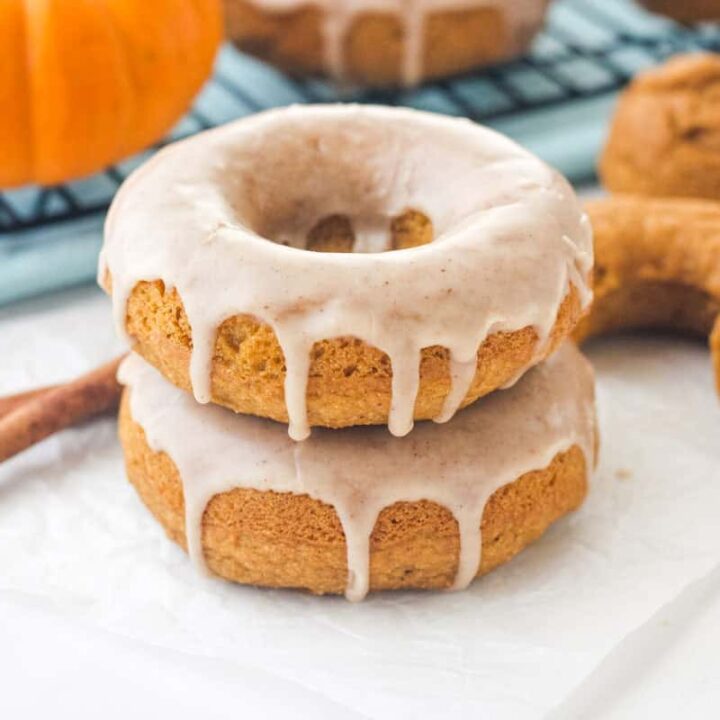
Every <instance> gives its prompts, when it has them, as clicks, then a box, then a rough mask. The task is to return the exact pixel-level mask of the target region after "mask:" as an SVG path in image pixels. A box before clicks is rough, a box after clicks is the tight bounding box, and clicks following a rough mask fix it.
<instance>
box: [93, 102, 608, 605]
mask: <svg viewBox="0 0 720 720" xmlns="http://www.w3.org/2000/svg"><path fill="white" fill-rule="evenodd" d="M591 269H592V240H591V231H590V227H589V224H588V221H587V218H586V216H585V215H584V213H583V212H582V211H581V209H580V207H579V205H578V203H577V200H576V198H575V195H574V193H573V191H572V189H571V188H570V186H569V185H568V184H567V182H566V181H565V180H564V179H563V178H562V177H560V176H559V175H558V174H557V173H555V172H554V171H552V170H550V169H549V168H548V167H546V166H545V165H544V164H543V163H541V162H540V161H539V160H537V159H536V158H534V157H533V156H532V155H530V154H529V153H527V152H526V151H524V150H523V149H521V148H520V147H518V146H517V145H515V144H514V143H512V142H511V141H509V140H508V139H506V138H504V137H502V136H500V135H498V134H496V133H494V132H492V131H490V130H488V129H485V128H482V127H479V126H477V125H474V124H472V123H470V122H468V121H465V120H457V119H450V118H442V117H438V116H434V115H431V114H426V113H420V112H416V111H411V110H404V109H390V108H380V107H369V106H365V107H360V106H352V105H344V106H324V107H304V108H300V107H297V108H295V107H293V108H286V109H283V110H276V111H271V112H268V113H264V114H260V115H257V116H254V117H251V118H248V119H244V120H241V121H239V122H237V123H234V124H231V125H228V126H225V127H223V128H220V129H217V130H213V131H209V132H207V133H205V134H202V135H200V136H197V137H195V138H192V139H190V140H186V141H184V142H182V143H179V144H176V145H175V146H172V147H170V148H168V149H166V150H163V151H162V152H160V153H159V154H158V155H157V156H155V158H154V159H153V160H151V161H150V162H149V163H147V164H146V165H145V166H144V167H143V168H141V169H140V170H139V171H137V172H136V173H135V174H134V175H133V176H132V177H131V178H130V179H129V180H128V182H127V183H126V184H125V186H124V187H123V188H122V189H121V191H120V193H119V194H118V196H117V198H116V200H115V202H114V204H113V206H112V208H111V211H110V215H109V217H108V222H107V227H106V241H105V246H104V248H103V252H102V256H101V262H100V275H99V277H100V281H101V284H102V285H103V287H104V288H105V289H106V290H108V292H111V294H112V297H113V305H114V311H115V314H116V320H117V323H118V325H119V327H120V329H121V331H122V332H123V333H125V334H126V335H127V336H128V337H129V339H130V341H131V343H132V345H133V348H134V351H135V353H134V354H133V355H131V357H130V358H129V359H128V360H127V361H126V363H125V365H124V366H123V368H122V369H121V380H122V382H123V383H124V384H125V385H126V391H125V395H124V400H123V403H122V408H121V412H120V435H121V441H122V444H123V448H124V452H125V456H126V466H127V472H128V475H129V478H130V480H131V482H132V483H133V485H134V486H135V488H136V489H137V491H138V493H139V495H140V497H141V498H142V500H143V501H144V503H145V504H146V505H147V507H148V508H149V509H150V511H151V512H152V514H153V515H154V516H155V517H156V518H157V520H158V521H159V522H160V523H161V524H162V525H163V527H164V528H165V530H166V531H167V533H168V535H169V536H170V538H172V539H173V540H174V541H176V542H177V543H179V544H180V545H181V546H183V547H185V548H187V549H188V551H189V553H190V555H191V557H192V558H193V560H194V561H195V562H196V563H197V564H198V565H199V566H201V567H203V568H206V569H208V570H209V571H211V572H212V573H214V574H216V575H218V576H221V577H224V578H227V579H230V580H233V581H237V582H240V583H247V584H254V585H261V586H272V587H296V588H304V589H307V590H310V591H312V592H314V593H342V592H345V593H346V595H347V596H348V597H349V598H350V599H360V598H362V597H363V596H364V595H365V594H366V592H367V591H368V590H380V589H396V588H450V587H454V588H462V587H465V586H466V585H468V584H469V583H470V582H471V581H472V580H473V578H475V577H476V576H477V575H479V574H482V573H485V572H487V571H488V570H490V569H492V568H493V567H495V566H497V565H499V564H501V563H503V562H505V561H507V560H509V559H510V558H511V557H512V556H513V555H515V554H516V553H517V552H519V551H520V550H521V549H522V548H523V547H524V546H525V545H527V544H528V543H530V542H531V541H533V540H534V539H536V538H537V537H539V536H540V535H541V534H542V533H543V532H544V531H545V530H546V529H547V528H548V527H549V526H550V524H552V523H553V522H554V521H555V520H556V519H558V518H559V517H561V516H562V515H564V514H565V513H567V512H569V511H570V510H572V509H574V508H576V507H578V506H579V505H580V503H581V502H582V500H583V498H584V496H585V493H586V489H587V480H588V475H589V473H590V471H591V469H592V466H593V462H594V445H595V413H594V385H593V377H592V372H591V370H590V368H589V366H588V364H587V362H586V361H585V359H584V358H583V357H582V356H581V355H580V353H579V351H578V350H577V349H576V348H575V347H574V346H573V345H572V344H570V343H569V342H565V338H566V337H567V336H568V335H569V334H570V333H571V332H572V330H573V328H574V327H575V325H576V324H577V322H578V320H579V319H580V317H581V315H582V314H583V312H584V310H585V308H586V307H587V305H588V303H589V301H590V290H589V288H588V282H589V276H590V273H591ZM482 396H486V397H482ZM462 408H464V409H462ZM432 421H435V422H432Z"/></svg>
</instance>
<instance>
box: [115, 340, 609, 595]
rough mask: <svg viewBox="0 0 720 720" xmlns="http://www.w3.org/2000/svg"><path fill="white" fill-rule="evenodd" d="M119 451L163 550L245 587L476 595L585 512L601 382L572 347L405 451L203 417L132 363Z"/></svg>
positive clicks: (388, 440) (428, 430) (365, 439)
mask: <svg viewBox="0 0 720 720" xmlns="http://www.w3.org/2000/svg"><path fill="white" fill-rule="evenodd" d="M120 379H121V381H122V382H123V383H125V384H126V386H127V387H126V391H125V395H124V399H123V403H122V409H121V413H120V437H121V441H122V445H123V449H124V452H125V460H126V466H127V472H128V476H129V478H130V480H131V482H132V483H133V485H134V486H135V488H136V489H137V491H138V493H139V495H140V497H141V498H142V500H143V502H144V503H145V504H146V505H147V507H148V508H149V509H150V511H151V512H152V513H153V515H154V516H155V517H156V519H157V520H158V521H159V522H160V523H161V524H162V526H163V527H164V528H165V530H166V532H167V533H168V535H169V537H170V538H171V539H172V540H174V541H175V542H177V543H179V544H180V545H182V546H183V547H185V548H187V549H189V553H190V556H191V558H192V559H193V560H194V561H195V563H197V564H198V565H199V566H200V567H201V568H206V569H209V570H210V571H211V572H213V573H214V574H216V575H219V576H221V577H224V578H227V579H229V580H234V581H236V582H241V583H248V584H253V585H262V586H271V587H296V588H305V589H307V590H310V591H312V592H314V593H342V592H345V593H346V595H347V597H348V598H349V599H351V600H359V599H361V598H362V597H363V596H364V595H365V593H366V592H367V591H368V590H381V589H400V588H450V587H453V588H455V589H461V588H463V587H465V586H467V585H468V584H469V583H470V582H471V581H472V580H473V578H474V577H476V575H478V574H483V573H485V572H487V571H489V570H491V569H492V568H493V567H496V566H497V565H500V564H501V563H504V562H506V561H507V560H509V559H510V558H511V557H512V556H514V555H515V554H516V553H518V552H519V551H520V550H521V549H522V548H523V547H524V546H525V545H527V544H528V543H530V542H532V541H533V540H535V539H536V538H538V537H539V536H540V535H541V534H542V533H543V532H544V531H545V530H546V529H547V527H548V526H549V525H550V524H551V523H553V522H554V521H555V520H557V519H558V518H559V517H561V516H562V515H564V514H565V513H567V512H569V511H571V510H573V509H575V508H576V507H578V506H579V505H580V503H581V502H582V500H583V498H584V496H585V493H586V488H587V482H588V475H589V473H590V472H591V470H592V467H593V464H594V453H595V441H596V437H595V411H594V382H593V374H592V370H591V368H590V366H589V364H588V363H587V361H586V360H585V359H584V358H583V356H582V355H581V354H580V352H579V351H578V350H577V349H576V348H575V346H574V345H572V344H571V343H566V344H565V345H564V346H563V347H562V348H561V349H560V350H558V352H557V353H556V354H555V355H554V356H553V357H552V358H550V359H549V360H547V361H546V362H545V363H543V364H542V365H540V366H538V367H537V368H535V369H533V370H532V371H530V372H529V373H528V374H527V375H526V376H525V377H524V378H523V379H522V380H520V381H519V382H518V383H517V384H516V385H515V386H514V387H513V388H511V389H509V390H507V391H505V392H500V393H495V394H494V395H492V396H490V397H488V398H486V399H485V400H484V401H483V402H482V403H477V404H476V405H474V406H473V407H471V408H469V409H467V410H465V411H464V412H463V413H461V414H459V415H458V416H457V417H456V418H455V419H454V420H453V421H452V422H451V423H448V424H447V425H443V426H440V427H437V426H434V425H432V424H429V423H424V424H422V425H421V426H418V427H417V428H416V429H415V430H414V431H413V433H411V434H410V435H409V436H408V437H406V438H393V437H392V436H391V435H389V434H388V433H387V431H386V430H385V429H384V428H349V429H346V430H336V431H331V430H320V431H317V432H316V433H314V434H313V436H312V437H311V438H310V439H309V440H307V441H306V442H303V443H294V442H293V441H292V440H290V438H288V436H287V434H286V432H285V429H284V428H283V427H282V426H280V425H278V424H276V423H272V422H270V421H267V420H262V419H259V418H253V417H249V416H244V415H235V414H233V413H231V412H229V411H227V410H225V409H224V408H219V407H214V406H202V405H199V404H197V403H196V402H194V400H193V399H192V397H190V396H189V395H188V394H187V393H184V392H183V391H181V390H179V389H177V388H175V387H174V386H172V385H171V384H170V383H168V382H167V381H166V380H165V379H164V378H162V376H161V375H160V374H159V373H158V372H157V371H156V370H155V369H154V368H152V367H151V366H149V365H148V364H147V363H145V362H144V361H143V360H142V359H141V358H139V357H138V356H136V355H134V356H131V357H130V358H129V359H128V360H126V362H125V364H124V366H123V367H122V368H121V372H120Z"/></svg>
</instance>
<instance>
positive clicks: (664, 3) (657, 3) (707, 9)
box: [641, 0, 720, 23]
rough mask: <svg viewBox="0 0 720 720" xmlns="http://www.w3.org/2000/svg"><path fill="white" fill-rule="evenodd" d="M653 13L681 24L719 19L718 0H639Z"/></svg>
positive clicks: (719, 2) (719, 7)
mask: <svg viewBox="0 0 720 720" xmlns="http://www.w3.org/2000/svg"><path fill="white" fill-rule="evenodd" d="M641 2H642V4H643V5H644V6H645V7H646V8H647V9H648V10H651V11H652V12H654V13H658V14H660V15H667V16H668V17H670V18H672V19H673V20H677V21H678V22H683V23H695V22H702V21H704V20H718V19H720V0H641Z"/></svg>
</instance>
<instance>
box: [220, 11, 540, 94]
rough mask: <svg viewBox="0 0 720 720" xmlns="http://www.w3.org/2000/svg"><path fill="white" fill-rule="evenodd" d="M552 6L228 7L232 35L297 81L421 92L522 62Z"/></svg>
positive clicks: (230, 33) (227, 23) (228, 27)
mask: <svg viewBox="0 0 720 720" xmlns="http://www.w3.org/2000/svg"><path fill="white" fill-rule="evenodd" d="M548 2H549V0H280V1H279V2H278V0H225V18H226V27H227V34H228V36H229V37H230V39H231V40H233V41H234V42H235V44H236V45H237V46H238V47H239V48H240V49H241V50H243V51H246V52H249V53H252V54H253V55H257V56H259V57H261V58H263V59H265V60H268V61H270V62H271V63H273V64H275V65H277V66H278V67H280V68H282V69H283V70H286V71H288V72H291V73H293V74H295V75H316V74H324V75H328V76H330V77H332V78H334V79H336V80H342V81H350V82H354V83H359V84H361V85H373V86H382V85H415V84H416V83H418V82H420V81H421V80H424V79H426V78H436V77H441V76H446V75H451V74H454V73H459V72H463V71H466V70H470V69H472V68H475V67H479V66H482V65H488V64H490V63H496V62H500V61H502V60H507V59H509V58H511V57H515V56H517V55H521V54H522V53H523V52H525V50H527V48H528V46H529V45H530V42H531V41H532V39H533V38H534V37H535V35H536V34H537V32H538V31H539V30H540V28H541V26H542V23H543V20H544V16H545V11H546V9H547V5H548Z"/></svg>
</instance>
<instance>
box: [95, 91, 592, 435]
mask: <svg viewBox="0 0 720 720" xmlns="http://www.w3.org/2000/svg"><path fill="white" fill-rule="evenodd" d="M408 209H416V210H420V211H421V212H423V213H425V214H426V215H427V216H428V217H429V218H430V219H431V221H432V223H433V227H434V229H435V240H434V242H432V243H431V244H429V245H425V246H422V247H417V248H412V249H407V250H400V251H395V252H382V253H378V252H373V253H368V252H366V253H314V252H309V251H305V250H302V249H298V247H288V246H285V245H282V244H279V243H278V242H271V241H268V240H267V239H266V238H275V239H278V238H280V239H282V240H284V241H286V242H289V243H291V244H294V245H296V246H300V247H301V246H302V244H303V243H304V238H305V235H306V233H307V232H308V231H309V230H310V228H312V227H313V225H314V224H315V223H316V222H317V220H318V219H320V218H322V217H325V216H327V215H333V214H348V215H349V216H351V217H352V218H354V219H355V220H356V222H357V224H358V225H360V226H361V227H364V228H365V230H366V231H365V232H364V233H361V244H364V245H365V248H364V249H368V248H370V249H377V245H378V227H382V224H383V222H384V223H385V225H386V226H387V225H388V224H389V222H390V220H391V219H392V218H393V217H395V216H397V215H400V214H402V213H403V212H405V211H406V210H408ZM363 238H364V239H363ZM388 242H389V237H388V238H386V244H387V243H388ZM592 262H593V257H592V234H591V230H590V225H589V222H588V220H587V217H586V216H585V215H584V213H583V212H582V211H581V209H580V206H579V204H578V202H577V199H576V197H575V195H574V193H573V190H572V188H571V187H570V186H569V185H568V183H567V182H566V181H565V180H564V178H562V177H561V176H560V175H559V174H558V173H556V172H554V171H553V170H551V169H550V168H548V167H547V166H546V165H544V164H543V163H542V162H540V161H539V160H538V159H537V158H535V157H534V156H532V155H531V154H530V153H528V152H527V151H525V150H523V149H522V148H520V147H519V146H518V145H516V144H515V143H513V142H512V141H510V140H509V139H507V138H505V137H503V136H501V135H499V134H497V133H495V132H493V131H491V130H489V129H487V128H483V127H481V126H478V125H475V124H473V123H471V122H469V121H467V120H460V119H450V118H445V117H441V116H437V115H432V114H429V113H421V112H418V111H413V110H406V109H399V108H382V107H372V106H353V105H338V106H314V107H313V106H302V107H292V108H286V109H283V110H275V111H270V112H267V113H263V114H260V115H256V116H253V117H251V118H248V119H245V120H242V121H239V122H236V123H233V124H230V125H226V126H224V127H222V128H218V129H216V130H213V131H209V132H207V133H203V134H202V135H199V136H196V137H194V138H191V139H189V140H186V141H184V142H181V143H177V144H175V145H173V146H172V147H170V148H167V149H165V150H163V151H161V152H159V153H158V154H157V155H156V156H155V157H154V158H153V159H152V160H150V161H149V162H148V163H146V164H145V165H144V166H143V167H142V168H140V169H139V170H138V171H136V172H135V173H134V174H133V175H132V176H131V178H130V179H129V180H128V181H127V182H126V183H125V184H124V185H123V187H122V188H121V189H120V191H119V193H118V194H117V196H116V197H115V200H114V202H113V205H112V207H111V209H110V212H109V215H108V220H107V224H106V232H105V245H104V248H103V251H102V253H101V257H100V266H99V278H100V281H101V282H102V280H103V278H104V277H105V274H106V271H109V272H110V274H111V276H112V294H113V307H114V313H115V318H116V323H117V326H118V328H119V329H120V332H124V324H125V313H126V305H127V299H128V297H129V294H130V292H131V291H132V289H133V288H134V287H135V285H136V284H137V283H138V282H140V281H143V280H147V281H151V280H162V281H163V282H164V284H165V286H166V288H168V289H170V288H176V289H177V291H178V293H179V294H180V297H181V298H182V301H183V304H184V307H185V312H186V314H187V317H188V320H189V323H190V326H191V328H192V343H193V350H192V356H191V363H190V376H191V381H192V387H193V392H194V394H195V397H196V399H197V400H198V401H199V402H202V403H204V402H208V401H209V400H210V369H211V363H212V354H213V348H214V342H215V336H216V331H217V328H218V327H219V325H220V324H221V323H222V321H223V320H225V319H226V318H228V317H230V316H233V315H237V314H247V315H252V316H255V317H256V318H257V319H258V320H260V321H261V322H264V323H267V324H268V325H270V326H271V327H272V329H273V330H274V332H275V334H276V336H277V338H278V341H279V343H280V345H281V347H282V350H283V353H284V356H285V364H286V367H287V373H286V380H285V401H286V405H287V410H288V416H289V433H290V435H291V437H293V438H294V439H296V440H301V439H304V438H305V437H307V436H308V435H309V427H308V423H307V413H306V397H305V396H306V385H307V375H308V368H309V363H310V352H311V349H312V346H313V344H314V343H315V342H317V341H320V340H323V339H328V338H335V337H342V336H352V337H356V338H360V339H361V340H363V341H365V342H366V343H368V344H370V345H373V346H375V347H378V348H380V349H381V350H383V351H384V352H386V353H387V354H388V355H389V357H390V360H391V363H392V369H393V380H392V408H391V412H390V418H389V422H388V426H389V429H390V431H391V432H392V433H393V434H394V435H398V436H402V435H405V434H406V433H408V432H409V431H410V430H411V429H412V426H413V409H414V405H415V398H416V395H417V389H418V382H419V359H420V351H421V349H422V348H425V347H430V346H433V345H440V346H443V347H446V348H448V349H449V350H450V355H451V360H452V370H453V373H452V376H453V388H452V390H451V393H450V396H449V398H448V400H447V401H446V403H445V407H444V408H443V412H442V413H441V416H440V417H439V418H438V419H439V420H448V419H449V418H450V417H452V415H453V414H454V413H455V411H456V410H457V408H458V405H459V403H460V402H461V401H462V399H463V398H464V397H465V395H466V393H467V390H468V388H469V385H470V383H471V382H472V379H473V373H472V372H471V371H470V363H471V362H472V361H473V360H474V358H475V356H476V353H477V350H478V348H479V347H480V345H481V344H482V343H483V342H484V340H485V339H486V338H487V337H488V335H490V334H491V333H494V332H499V331H514V330H519V329H521V328H524V327H527V326H532V327H534V328H535V330H536V332H537V334H538V337H539V341H538V343H537V348H536V351H537V352H536V355H538V356H539V355H540V354H541V353H542V352H543V350H544V346H545V343H546V342H547V340H548V336H549V332H550V330H551V328H552V326H553V325H554V323H555V320H556V317H557V313H558V310H559V308H560V305H561V304H562V301H563V299H564V298H565V297H566V295H567V293H568V291H569V288H570V285H571V284H572V285H573V286H574V287H575V289H576V290H577V291H578V293H579V295H580V298H581V302H582V303H583V305H584V306H587V304H588V303H589V302H590V299H591V291H590V289H589V287H588V285H587V277H588V273H589V271H590V269H591V268H592Z"/></svg>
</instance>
